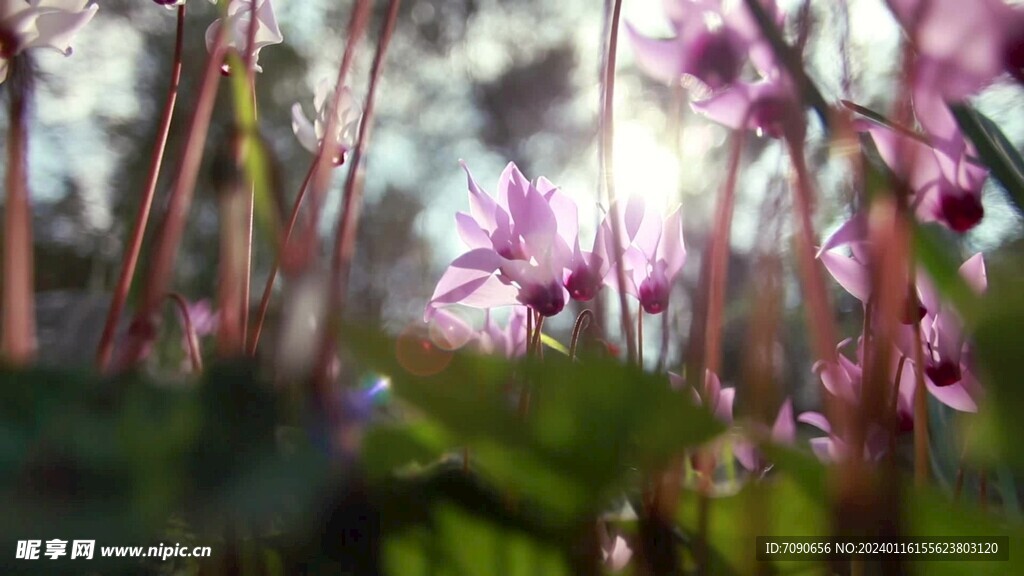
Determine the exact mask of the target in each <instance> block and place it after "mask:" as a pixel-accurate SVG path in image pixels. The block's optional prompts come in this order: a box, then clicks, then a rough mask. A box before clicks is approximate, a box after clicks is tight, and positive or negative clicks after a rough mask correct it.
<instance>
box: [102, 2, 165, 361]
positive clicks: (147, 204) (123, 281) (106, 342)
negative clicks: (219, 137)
mask: <svg viewBox="0 0 1024 576" xmlns="http://www.w3.org/2000/svg"><path fill="white" fill-rule="evenodd" d="M184 38H185V5H184V4H182V5H181V6H178V26H177V30H176V32H175V37H174V57H173V61H172V64H171V81H170V84H169V85H168V87H167V99H166V101H165V102H164V109H163V112H162V113H161V115H160V125H159V129H158V131H157V140H156V146H155V147H154V148H153V155H152V157H151V158H150V166H149V174H148V175H147V176H146V187H145V190H144V191H143V193H142V203H141V204H140V205H139V212H138V214H136V216H135V224H134V226H133V228H132V233H131V237H130V238H131V239H130V240H129V242H128V251H127V252H125V254H124V257H123V259H122V260H121V274H120V276H119V277H118V279H117V286H116V287H115V288H114V297H113V299H112V300H111V301H110V309H109V310H108V311H107V320H106V323H105V324H104V326H103V335H102V336H101V337H100V344H99V348H98V350H97V352H96V364H97V366H98V367H99V369H100V370H101V371H103V370H106V369H107V368H108V366H109V365H110V358H111V356H112V355H113V352H114V335H115V333H116V332H117V323H118V320H120V318H121V312H122V311H123V310H124V305H125V302H126V301H127V299H128V292H129V291H130V290H131V286H132V279H133V278H134V277H135V268H136V265H137V264H138V261H139V253H140V252H141V251H142V240H143V237H144V236H145V234H146V226H147V224H148V223H149V215H150V212H151V211H152V208H153V197H154V196H155V195H156V185H157V182H158V180H159V178H160V168H161V166H162V165H163V159H164V152H165V151H166V149H167V138H168V135H169V134H170V131H171V121H172V120H173V119H174V108H175V104H176V103H177V101H178V86H179V85H180V84H181V67H182V52H183V50H184Z"/></svg>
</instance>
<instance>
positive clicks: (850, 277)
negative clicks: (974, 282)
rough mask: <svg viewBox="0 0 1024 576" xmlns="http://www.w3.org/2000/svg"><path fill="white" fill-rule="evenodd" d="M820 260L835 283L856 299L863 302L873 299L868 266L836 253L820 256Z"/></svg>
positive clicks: (825, 253)
mask: <svg viewBox="0 0 1024 576" xmlns="http://www.w3.org/2000/svg"><path fill="white" fill-rule="evenodd" d="M818 259H819V260H821V263H822V264H824V265H825V269H827V270H828V272H829V274H831V275H832V277H833V278H835V281H836V282H838V283H839V285H840V286H842V287H843V289H844V290H846V291H847V292H849V293H850V294H851V295H852V296H853V297H854V298H856V299H857V300H860V301H861V302H867V301H868V300H869V299H870V298H871V279H870V278H869V277H868V269H867V267H866V266H864V265H863V264H860V263H859V262H857V261H856V260H854V259H853V258H849V257H847V256H840V255H839V254H836V253H835V252H824V253H822V254H819V255H818Z"/></svg>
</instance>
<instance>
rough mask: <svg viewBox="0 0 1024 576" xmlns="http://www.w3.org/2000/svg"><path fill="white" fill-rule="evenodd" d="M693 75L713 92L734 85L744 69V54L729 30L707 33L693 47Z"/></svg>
mask: <svg viewBox="0 0 1024 576" xmlns="http://www.w3.org/2000/svg"><path fill="white" fill-rule="evenodd" d="M693 61H694V64H693V69H692V71H691V73H692V74H693V75H694V76H696V77H697V78H698V79H700V81H701V82H703V83H704V84H706V85H707V86H708V88H710V89H712V90H718V89H719V88H722V87H723V86H727V85H729V84H732V83H733V82H734V81H735V80H736V78H738V77H739V75H740V70H742V68H743V59H742V54H740V53H739V51H738V50H737V47H736V43H735V42H733V41H732V38H731V37H730V36H729V33H728V31H727V30H725V29H722V30H718V31H714V32H712V31H707V32H705V33H704V34H701V36H700V37H699V38H698V39H697V40H696V42H695V43H694V46H693Z"/></svg>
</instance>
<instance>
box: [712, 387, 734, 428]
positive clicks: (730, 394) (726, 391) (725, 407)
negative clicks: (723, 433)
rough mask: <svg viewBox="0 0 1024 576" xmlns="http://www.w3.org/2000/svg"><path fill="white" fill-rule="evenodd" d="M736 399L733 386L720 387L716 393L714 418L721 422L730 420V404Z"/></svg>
mask: <svg viewBox="0 0 1024 576" xmlns="http://www.w3.org/2000/svg"><path fill="white" fill-rule="evenodd" d="M735 400H736V389H735V388H722V392H721V394H719V395H718V404H717V405H716V406H715V418H718V419H719V420H721V421H722V422H732V405H733V402H734V401H735Z"/></svg>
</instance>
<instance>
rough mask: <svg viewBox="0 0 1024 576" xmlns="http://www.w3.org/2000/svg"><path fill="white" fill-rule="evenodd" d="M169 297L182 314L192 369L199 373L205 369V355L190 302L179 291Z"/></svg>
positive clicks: (168, 295)
mask: <svg viewBox="0 0 1024 576" xmlns="http://www.w3.org/2000/svg"><path fill="white" fill-rule="evenodd" d="M167 299H168V300H170V301H171V302H173V303H174V304H175V305H177V307H178V313H180V314H181V323H182V327H183V328H184V331H185V340H186V341H187V342H188V358H189V361H191V362H192V371H193V372H195V373H196V374H199V373H201V372H202V371H203V356H202V353H201V352H200V351H199V336H198V335H196V330H195V325H194V324H193V323H192V315H191V314H190V313H189V310H188V302H186V301H185V298H184V297H183V296H182V295H181V294H178V293H177V292H171V293H169V294H167Z"/></svg>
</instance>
